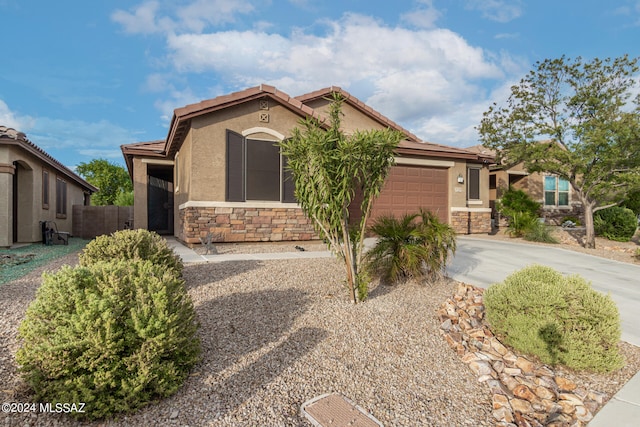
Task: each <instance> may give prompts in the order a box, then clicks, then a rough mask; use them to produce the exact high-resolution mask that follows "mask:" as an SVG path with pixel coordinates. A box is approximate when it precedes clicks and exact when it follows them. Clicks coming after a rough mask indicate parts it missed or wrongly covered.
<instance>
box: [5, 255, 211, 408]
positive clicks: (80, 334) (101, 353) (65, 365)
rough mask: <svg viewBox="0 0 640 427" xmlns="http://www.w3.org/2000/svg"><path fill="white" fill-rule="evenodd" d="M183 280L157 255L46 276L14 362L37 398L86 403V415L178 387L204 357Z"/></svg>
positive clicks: (147, 399)
mask: <svg viewBox="0 0 640 427" xmlns="http://www.w3.org/2000/svg"><path fill="white" fill-rule="evenodd" d="M196 332H197V323H196V321H195V312H194V308H193V304H192V302H191V299H190V297H189V295H188V294H187V292H186V289H185V286H184V281H183V280H182V279H180V278H179V277H178V276H176V274H175V272H174V271H172V270H168V269H166V268H165V267H164V266H162V265H154V264H152V263H151V262H149V261H117V262H97V263H95V264H91V265H89V266H87V267H76V268H75V269H72V268H70V267H68V266H66V267H63V268H62V269H61V270H59V271H58V272H57V273H55V274H51V275H47V274H45V275H44V276H43V284H42V286H41V287H40V289H39V290H38V292H37V296H36V299H35V300H34V301H33V302H32V303H31V304H30V305H29V307H28V309H27V312H26V317H25V319H24V321H23V322H22V324H21V325H20V328H19V335H20V337H21V339H22V346H21V348H20V349H19V350H18V352H17V354H16V360H17V362H18V364H19V365H20V370H21V372H22V374H23V377H24V379H25V380H26V382H27V383H28V384H29V385H30V386H31V387H32V389H33V390H34V391H35V397H36V399H37V400H39V401H44V402H51V403H73V402H75V403H79V402H84V403H86V407H85V408H84V409H85V411H86V412H85V413H84V414H83V413H74V414H73V415H74V416H76V417H78V418H91V419H94V418H102V417H106V416H109V415H111V414H114V413H117V412H129V411H132V410H134V409H136V408H138V407H141V406H143V405H145V404H146V403H148V402H151V401H153V400H156V399H158V398H162V397H166V396H169V395H171V394H173V393H175V392H176V391H177V390H178V388H179V387H180V386H181V384H182V383H183V381H184V380H185V378H186V377H187V376H188V374H189V371H190V370H191V368H192V367H193V366H194V364H195V363H196V362H197V360H198V358H199V353H200V342H199V339H198V338H197V336H196Z"/></svg>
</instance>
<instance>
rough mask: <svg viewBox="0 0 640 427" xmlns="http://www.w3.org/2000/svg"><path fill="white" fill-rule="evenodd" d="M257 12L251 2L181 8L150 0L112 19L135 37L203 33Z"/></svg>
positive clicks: (201, 1)
mask: <svg viewBox="0 0 640 427" xmlns="http://www.w3.org/2000/svg"><path fill="white" fill-rule="evenodd" d="M253 10H254V9H253V6H252V4H251V2H250V1H248V0H192V1H191V2H190V3H189V4H186V5H180V6H179V7H176V5H175V4H174V3H173V2H170V1H165V2H162V3H161V2H160V1H158V0H150V1H146V2H144V3H141V4H139V5H138V6H136V7H135V8H134V9H132V10H131V11H124V10H121V9H118V10H116V11H115V12H113V13H112V14H111V19H112V20H113V21H115V22H117V23H118V24H120V25H122V27H123V29H124V31H125V32H127V33H131V34H153V33H172V32H175V33H183V32H188V31H193V32H196V33H200V32H202V31H203V30H204V29H205V28H207V27H209V26H217V25H221V24H225V23H229V22H234V21H235V19H236V15H238V14H247V13H250V12H252V11H253ZM172 12H175V13H174V14H173V16H172Z"/></svg>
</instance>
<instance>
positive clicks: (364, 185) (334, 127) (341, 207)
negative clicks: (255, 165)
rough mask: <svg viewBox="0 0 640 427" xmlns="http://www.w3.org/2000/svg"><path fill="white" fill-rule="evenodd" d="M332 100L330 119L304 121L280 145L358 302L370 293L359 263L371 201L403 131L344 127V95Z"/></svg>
mask: <svg viewBox="0 0 640 427" xmlns="http://www.w3.org/2000/svg"><path fill="white" fill-rule="evenodd" d="M330 100H331V104H330V106H329V110H328V117H327V119H325V120H319V119H318V118H315V117H308V118H306V119H304V120H301V122H300V126H299V127H296V128H294V129H293V130H292V136H291V138H289V139H286V140H284V141H282V142H281V143H280V147H281V150H282V154H283V156H285V157H286V159H287V164H288V166H287V167H288V169H289V170H290V171H291V173H292V177H293V180H294V183H295V196H296V199H297V200H298V203H300V206H301V207H302V209H303V211H304V212H305V214H306V215H307V216H308V217H309V218H310V219H311V220H312V221H313V222H314V226H315V229H316V230H317V232H318V233H319V235H320V237H321V238H322V239H324V240H325V241H326V242H327V244H328V245H329V249H330V250H331V251H332V252H333V253H335V254H336V255H337V256H338V257H339V258H341V259H342V260H343V261H344V263H345V267H346V274H347V284H348V287H349V292H350V297H351V299H352V300H353V302H354V303H357V302H358V301H362V300H363V299H364V298H366V295H367V289H368V279H367V277H366V274H365V273H364V271H361V270H364V269H361V268H360V267H361V265H362V264H363V260H362V258H363V252H364V237H365V230H366V224H367V220H368V218H369V214H370V212H371V206H372V203H373V200H374V198H375V197H376V196H377V195H378V194H379V193H380V190H381V189H382V186H383V185H384V181H385V178H386V177H387V174H388V172H389V169H390V168H391V166H392V165H393V164H394V150H395V148H396V147H397V145H398V143H399V142H400V141H401V140H402V139H403V138H404V137H405V136H404V135H403V134H402V133H401V132H398V131H396V130H391V129H377V130H365V131H355V132H353V133H349V134H347V133H345V132H344V131H343V129H342V127H341V118H342V103H343V102H344V99H343V98H342V97H341V95H340V94H337V93H336V94H334V95H333V97H332V98H331V99H330ZM357 194H359V196H360V195H361V197H362V199H361V203H360V205H359V206H351V205H352V202H353V203H356V204H357V202H356V201H355V200H356V195H357ZM358 199H359V197H358ZM350 206H351V210H350ZM358 209H359V211H358ZM352 213H353V215H352ZM356 213H357V214H356Z"/></svg>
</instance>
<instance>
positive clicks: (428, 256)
mask: <svg viewBox="0 0 640 427" xmlns="http://www.w3.org/2000/svg"><path fill="white" fill-rule="evenodd" d="M369 230H370V231H371V232H372V233H374V234H376V235H377V236H378V242H377V243H376V245H375V246H374V248H373V249H371V250H370V251H369V252H368V253H367V257H366V262H367V269H368V271H369V272H370V273H371V274H373V275H375V276H379V277H381V278H382V279H383V280H384V281H385V282H387V283H395V282H398V281H400V280H402V279H408V278H414V279H418V280H420V279H424V278H426V279H427V280H431V279H435V278H437V277H439V276H440V275H441V274H442V272H443V270H444V267H445V266H446V263H447V260H448V258H449V253H451V254H453V253H455V250H456V240H455V231H454V230H453V229H452V228H451V227H450V226H449V225H448V224H445V223H442V222H440V220H439V219H438V218H437V217H436V216H435V215H434V214H432V213H431V212H428V211H426V210H423V209H421V210H420V212H419V213H413V214H409V213H407V214H405V215H403V216H402V217H401V218H396V217H394V216H391V215H384V216H381V217H379V218H378V219H376V221H375V223H374V224H373V225H372V226H371V227H370V229H369Z"/></svg>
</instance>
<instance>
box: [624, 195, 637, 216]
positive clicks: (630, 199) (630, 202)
mask: <svg viewBox="0 0 640 427" xmlns="http://www.w3.org/2000/svg"><path fill="white" fill-rule="evenodd" d="M620 206H622V207H623V208H627V209H631V210H632V211H633V213H634V214H636V215H640V190H634V191H632V192H630V193H628V194H627V197H625V199H624V201H623V202H622V203H621V204H620Z"/></svg>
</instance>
